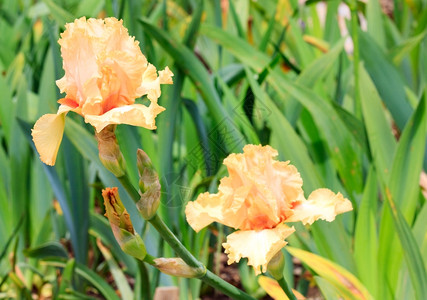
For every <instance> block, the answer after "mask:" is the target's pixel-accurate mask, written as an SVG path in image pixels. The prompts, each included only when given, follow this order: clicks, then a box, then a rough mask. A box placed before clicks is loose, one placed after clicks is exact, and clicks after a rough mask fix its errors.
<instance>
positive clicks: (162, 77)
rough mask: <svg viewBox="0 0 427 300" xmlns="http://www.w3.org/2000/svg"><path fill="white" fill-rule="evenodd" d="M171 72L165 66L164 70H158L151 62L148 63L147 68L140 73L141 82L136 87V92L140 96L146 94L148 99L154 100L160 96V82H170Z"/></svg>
mask: <svg viewBox="0 0 427 300" xmlns="http://www.w3.org/2000/svg"><path fill="white" fill-rule="evenodd" d="M172 76H173V73H172V72H171V71H170V70H169V68H168V67H166V69H165V70H163V71H160V72H159V77H157V70H156V67H154V66H153V65H152V64H148V66H147V69H146V70H145V72H144V74H143V75H142V83H141V85H140V86H139V88H138V89H137V94H138V95H140V96H143V95H147V98H148V99H150V101H153V102H156V103H157V99H158V98H159V97H160V94H161V92H160V84H172Z"/></svg>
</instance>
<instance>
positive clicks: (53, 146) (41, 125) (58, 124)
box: [31, 113, 65, 166]
mask: <svg viewBox="0 0 427 300" xmlns="http://www.w3.org/2000/svg"><path fill="white" fill-rule="evenodd" d="M64 125H65V113H60V114H46V115H43V116H42V117H41V118H40V119H38V120H37V122H36V124H34V128H33V129H32V131H31V135H32V136H33V141H34V144H35V146H36V149H37V151H38V152H39V154H40V160H41V161H42V162H44V163H45V164H47V165H49V166H53V165H54V164H55V161H56V156H57V154H58V150H59V145H60V144H61V141H62V136H63V134H64Z"/></svg>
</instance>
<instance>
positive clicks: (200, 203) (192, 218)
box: [185, 191, 246, 232]
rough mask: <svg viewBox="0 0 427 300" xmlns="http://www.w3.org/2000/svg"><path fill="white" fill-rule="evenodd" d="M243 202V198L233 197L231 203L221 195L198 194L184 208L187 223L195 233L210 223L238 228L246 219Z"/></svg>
mask: <svg viewBox="0 0 427 300" xmlns="http://www.w3.org/2000/svg"><path fill="white" fill-rule="evenodd" d="M241 193H245V191H241ZM243 201H244V197H235V198H234V201H233V199H228V197H227V196H226V195H224V194H223V193H218V194H209V193H203V194H200V195H199V197H197V200H196V201H191V202H188V204H187V207H186V208H185V215H186V217H187V222H188V224H190V226H191V227H192V228H193V229H194V230H195V231H197V232H198V231H200V230H201V229H202V228H204V227H206V226H208V225H209V224H211V223H212V222H219V223H222V224H224V225H226V226H230V227H234V228H238V227H239V226H240V224H241V223H242V221H243V220H244V219H245V218H246V214H245V210H242V204H243Z"/></svg>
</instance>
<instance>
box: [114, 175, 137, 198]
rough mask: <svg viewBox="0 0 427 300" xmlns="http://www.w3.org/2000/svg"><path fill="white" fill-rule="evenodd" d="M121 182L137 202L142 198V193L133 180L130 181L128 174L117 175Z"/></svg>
mask: <svg viewBox="0 0 427 300" xmlns="http://www.w3.org/2000/svg"><path fill="white" fill-rule="evenodd" d="M117 179H118V180H119V181H120V183H121V184H122V185H123V187H124V188H125V190H126V191H127V192H128V194H129V196H130V197H131V198H132V200H133V202H135V203H137V202H138V201H139V200H140V199H141V195H140V194H139V193H138V191H137V190H136V189H135V188H134V187H133V184H132V182H130V179H129V176H128V175H127V174H125V175H123V176H121V177H117Z"/></svg>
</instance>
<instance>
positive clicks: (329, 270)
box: [286, 247, 373, 299]
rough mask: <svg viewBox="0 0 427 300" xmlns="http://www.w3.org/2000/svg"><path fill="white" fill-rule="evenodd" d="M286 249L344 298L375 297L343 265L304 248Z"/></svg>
mask: <svg viewBox="0 0 427 300" xmlns="http://www.w3.org/2000/svg"><path fill="white" fill-rule="evenodd" d="M286 250H287V251H288V252H289V253H291V254H292V255H293V256H295V257H297V258H299V259H300V260H301V261H302V262H303V263H304V264H306V265H307V266H309V267H310V268H311V269H313V271H314V272H316V273H317V274H318V275H319V276H320V277H322V278H323V279H326V280H327V281H328V282H329V283H331V284H332V285H333V286H334V287H335V288H336V289H337V290H338V291H339V294H340V296H341V297H344V299H373V297H372V296H371V295H370V294H369V292H368V290H367V289H366V288H365V287H364V286H363V284H362V283H360V281H359V280H358V279H357V278H356V277H355V276H354V275H353V274H351V273H350V272H348V271H347V270H346V269H344V268H343V267H341V266H339V265H337V264H335V263H333V262H331V261H329V260H327V259H325V258H323V257H320V256H318V255H316V254H313V253H310V252H307V251H304V250H300V249H297V248H292V247H286Z"/></svg>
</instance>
